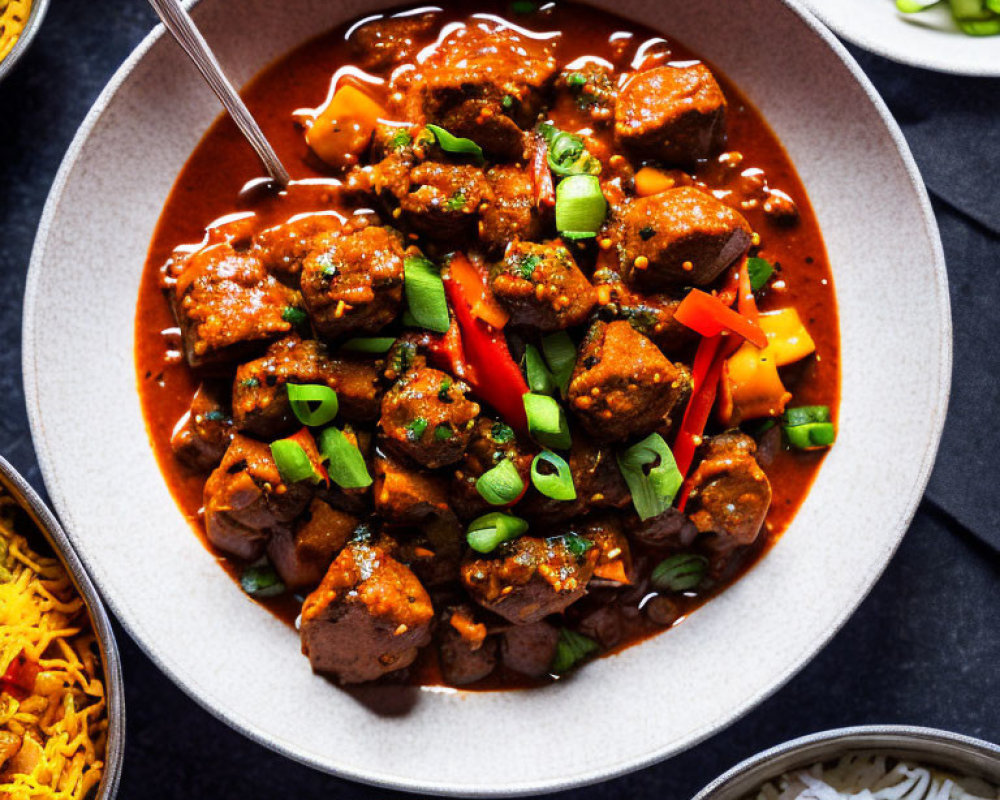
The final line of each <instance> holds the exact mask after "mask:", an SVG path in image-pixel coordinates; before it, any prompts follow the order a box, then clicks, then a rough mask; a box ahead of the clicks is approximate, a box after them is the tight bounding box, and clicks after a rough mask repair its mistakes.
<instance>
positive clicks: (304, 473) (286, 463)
mask: <svg viewBox="0 0 1000 800" xmlns="http://www.w3.org/2000/svg"><path fill="white" fill-rule="evenodd" d="M271 455H272V456H273V457H274V463H275V466H277V468H278V473H279V474H280V475H281V480H283V481H284V482H285V483H298V482H299V481H310V482H311V483H319V482H320V481H321V480H322V476H320V474H319V473H318V472H317V471H316V468H315V467H314V466H313V463H312V461H310V460H309V456H307V455H306V451H305V450H303V449H302V445H300V444H299V443H298V442H293V441H292V440H291V439H278V441H276V442H271Z"/></svg>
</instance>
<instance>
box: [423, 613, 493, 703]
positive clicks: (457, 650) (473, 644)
mask: <svg viewBox="0 0 1000 800" xmlns="http://www.w3.org/2000/svg"><path fill="white" fill-rule="evenodd" d="M441 623H442V624H441V626H440V627H439V628H438V634H437V638H438V657H439V663H440V664H441V677H443V678H444V680H445V683H450V684H452V685H454V686H466V685H468V684H470V683H475V682H476V681H479V680H482V679H483V678H485V677H486V676H487V675H489V674H490V673H491V672H493V669H494V668H495V667H496V665H497V641H496V638H495V637H492V636H487V635H486V625H484V624H483V623H482V622H477V621H476V619H475V617H474V612H473V610H472V608H470V607H469V606H467V605H462V606H459V607H456V608H452V609H450V610H449V611H447V612H446V613H445V614H443V615H442V619H441Z"/></svg>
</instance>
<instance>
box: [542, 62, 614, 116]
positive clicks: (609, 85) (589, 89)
mask: <svg viewBox="0 0 1000 800" xmlns="http://www.w3.org/2000/svg"><path fill="white" fill-rule="evenodd" d="M556 89H558V90H561V91H565V92H568V93H569V94H570V95H571V96H572V98H573V102H574V104H575V105H576V107H577V108H578V109H580V110H581V111H584V112H586V113H587V114H588V115H589V116H590V118H591V119H592V120H593V121H594V122H595V123H597V124H599V125H600V124H603V123H608V122H610V121H611V120H612V119H613V118H614V115H615V102H616V100H617V94H618V88H617V80H616V78H615V74H614V72H613V71H612V70H611V69H610V68H609V67H608V66H607V65H606V64H603V63H601V62H600V61H594V60H591V59H578V60H576V61H574V62H572V63H570V64H568V65H567V66H566V68H565V69H563V71H562V72H561V73H559V77H558V78H556Z"/></svg>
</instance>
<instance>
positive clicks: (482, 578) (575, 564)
mask: <svg viewBox="0 0 1000 800" xmlns="http://www.w3.org/2000/svg"><path fill="white" fill-rule="evenodd" d="M598 556H599V553H598V551H597V549H596V548H593V547H592V548H590V549H589V550H586V551H585V552H581V548H574V547H572V546H571V545H570V544H568V543H567V540H566V538H564V537H555V538H551V539H540V538H537V537H534V536H522V537H520V538H519V539H515V540H514V541H512V542H505V543H504V544H502V545H500V547H498V548H497V550H496V551H495V552H494V553H492V554H491V555H488V556H480V555H479V554H477V553H470V555H469V556H468V557H467V558H466V560H465V561H464V562H463V563H462V570H461V573H462V584H463V586H465V588H466V590H467V591H468V592H469V595H470V596H471V597H472V599H473V600H475V601H476V602H477V603H479V604H480V605H481V606H483V607H484V608H486V609H488V610H490V611H492V612H494V613H495V614H499V615H500V616H501V617H503V618H504V619H506V620H508V621H509V622H513V623H515V624H518V625H527V624H529V623H531V622H538V621H539V620H541V619H544V618H545V617H547V616H548V615H549V614H558V613H560V612H562V611H563V610H564V609H565V608H566V607H567V606H569V605H570V604H572V603H574V602H576V601H577V600H579V599H580V598H581V597H583V595H584V593H585V592H586V590H587V581H589V580H590V576H591V575H592V574H593V572H594V565H595V564H596V563H597V559H598Z"/></svg>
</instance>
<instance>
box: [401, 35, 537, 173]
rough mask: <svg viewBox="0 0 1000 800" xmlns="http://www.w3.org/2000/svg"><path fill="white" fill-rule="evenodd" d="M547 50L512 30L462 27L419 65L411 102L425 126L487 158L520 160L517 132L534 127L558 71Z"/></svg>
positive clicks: (521, 143) (520, 139)
mask: <svg viewBox="0 0 1000 800" xmlns="http://www.w3.org/2000/svg"><path fill="white" fill-rule="evenodd" d="M550 47H551V45H549V44H547V43H545V42H540V41H537V40H534V39H530V38H528V37H526V36H522V35H521V34H519V33H518V32H517V31H515V30H512V29H510V28H499V29H493V30H488V29H487V28H486V26H485V25H484V24H481V23H480V24H473V25H467V26H463V27H461V28H458V29H457V30H455V31H453V32H452V33H450V34H449V35H447V36H446V37H445V39H444V41H442V42H441V43H440V44H439V45H438V46H437V47H436V48H435V50H434V52H433V53H432V54H431V55H430V56H429V57H428V58H427V60H426V61H425V62H424V63H423V65H422V72H423V75H422V79H419V80H416V81H414V83H413V85H412V87H411V90H410V91H411V98H410V103H411V105H413V106H415V107H416V109H417V111H418V113H419V112H420V111H422V112H423V114H424V115H425V116H426V118H427V121H428V122H433V123H435V124H437V125H440V126H441V127H442V128H445V129H446V130H447V131H448V132H449V133H452V134H454V135H455V136H464V137H467V138H469V139H472V140H473V141H474V142H476V143H477V144H479V145H480V146H481V147H482V148H483V149H484V150H486V151H487V152H488V153H490V154H491V155H493V156H496V157H498V158H506V159H517V158H520V156H521V154H522V151H523V148H524V136H523V133H522V130H521V129H522V128H527V127H529V126H530V125H532V124H534V122H535V119H536V117H537V116H538V112H539V111H540V110H541V108H542V105H543V99H544V98H543V90H544V89H545V88H546V86H547V85H548V84H549V83H550V82H551V81H552V79H553V77H554V75H555V72H556V61H555V58H554V57H553V56H552V55H551V53H550V52H549V48H550Z"/></svg>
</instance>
